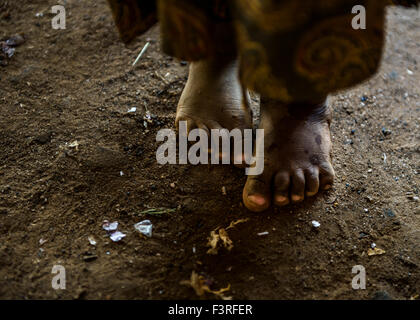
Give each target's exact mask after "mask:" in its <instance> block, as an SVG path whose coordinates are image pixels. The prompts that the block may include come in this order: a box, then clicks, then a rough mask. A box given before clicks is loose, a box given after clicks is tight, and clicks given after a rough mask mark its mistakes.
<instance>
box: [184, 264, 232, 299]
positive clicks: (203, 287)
mask: <svg viewBox="0 0 420 320" xmlns="http://www.w3.org/2000/svg"><path fill="white" fill-rule="evenodd" d="M206 282H207V281H206V279H205V278H204V277H203V276H201V275H198V274H197V273H196V272H195V271H193V272H192V273H191V278H190V280H184V281H181V282H180V284H182V285H187V286H190V287H192V288H193V289H194V291H195V293H196V294H197V295H198V296H199V297H201V296H203V295H204V294H205V293H206V292H208V293H212V294H214V295H215V296H217V297H219V298H220V299H223V300H232V297H227V296H225V295H224V293H225V292H226V291H229V290H230V284H229V285H228V286H227V287H226V288H224V289H220V290H217V291H215V290H211V289H210V287H209V285H208V284H206Z"/></svg>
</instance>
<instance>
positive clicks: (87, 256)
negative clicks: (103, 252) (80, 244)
mask: <svg viewBox="0 0 420 320" xmlns="http://www.w3.org/2000/svg"><path fill="white" fill-rule="evenodd" d="M96 259H98V256H97V255H96V254H93V253H90V252H86V254H85V255H84V256H83V260H84V261H86V262H89V261H93V260H96Z"/></svg>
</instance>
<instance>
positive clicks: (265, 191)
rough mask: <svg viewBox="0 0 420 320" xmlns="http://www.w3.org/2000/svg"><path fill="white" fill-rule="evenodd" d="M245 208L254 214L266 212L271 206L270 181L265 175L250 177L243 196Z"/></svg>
mask: <svg viewBox="0 0 420 320" xmlns="http://www.w3.org/2000/svg"><path fill="white" fill-rule="evenodd" d="M242 197H243V201H244V204H245V206H246V207H247V208H248V209H249V210H251V211H254V212H260V211H264V210H266V209H267V208H268V207H269V206H270V185H269V180H268V179H264V176H263V175H260V176H249V177H248V180H247V181H246V184H245V187H244V191H243V194H242Z"/></svg>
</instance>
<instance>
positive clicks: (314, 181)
mask: <svg viewBox="0 0 420 320" xmlns="http://www.w3.org/2000/svg"><path fill="white" fill-rule="evenodd" d="M305 187H306V196H308V197H312V196H314V195H316V194H317V193H318V190H319V170H318V168H317V167H313V168H310V169H308V170H306V171H305Z"/></svg>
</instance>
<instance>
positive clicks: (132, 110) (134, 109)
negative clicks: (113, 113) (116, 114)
mask: <svg viewBox="0 0 420 320" xmlns="http://www.w3.org/2000/svg"><path fill="white" fill-rule="evenodd" d="M136 111H137V108H136V107H132V108H131V109H130V110H128V111H127V113H133V112H136Z"/></svg>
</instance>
